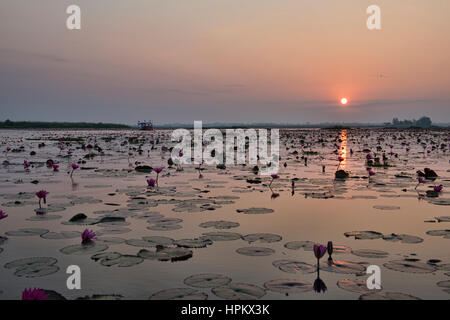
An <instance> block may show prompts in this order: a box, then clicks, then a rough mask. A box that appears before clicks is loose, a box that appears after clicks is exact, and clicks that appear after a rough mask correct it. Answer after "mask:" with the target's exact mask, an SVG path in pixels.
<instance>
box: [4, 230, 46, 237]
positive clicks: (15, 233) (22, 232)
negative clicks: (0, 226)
mask: <svg viewBox="0 0 450 320" xmlns="http://www.w3.org/2000/svg"><path fill="white" fill-rule="evenodd" d="M47 232H48V230H47V229H41V228H23V229H18V230H15V231H8V232H5V234H6V235H8V236H14V237H31V236H40V235H43V234H44V233H47Z"/></svg>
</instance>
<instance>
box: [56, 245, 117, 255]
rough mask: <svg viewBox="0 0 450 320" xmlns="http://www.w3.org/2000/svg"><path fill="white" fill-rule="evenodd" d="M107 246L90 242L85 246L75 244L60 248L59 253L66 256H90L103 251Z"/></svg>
mask: <svg viewBox="0 0 450 320" xmlns="http://www.w3.org/2000/svg"><path fill="white" fill-rule="evenodd" d="M106 249H108V246H107V245H106V244H104V243H96V242H90V243H86V244H75V245H71V246H67V247H64V248H62V249H61V250H59V251H61V252H62V253H64V254H68V255H80V254H92V253H96V252H100V251H105V250H106Z"/></svg>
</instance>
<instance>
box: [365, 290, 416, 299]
mask: <svg viewBox="0 0 450 320" xmlns="http://www.w3.org/2000/svg"><path fill="white" fill-rule="evenodd" d="M359 300H420V298H417V297H414V296H412V295H409V294H406V293H401V292H370V293H366V294H363V295H361V296H360V297H359Z"/></svg>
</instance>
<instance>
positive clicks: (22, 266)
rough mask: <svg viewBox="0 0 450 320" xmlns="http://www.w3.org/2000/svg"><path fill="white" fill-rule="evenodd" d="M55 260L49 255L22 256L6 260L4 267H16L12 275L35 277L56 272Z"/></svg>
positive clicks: (57, 268)
mask: <svg viewBox="0 0 450 320" xmlns="http://www.w3.org/2000/svg"><path fill="white" fill-rule="evenodd" d="M56 262H57V260H56V259H55V258H51V257H32V258H23V259H18V260H14V261H12V262H8V263H7V264H5V268H6V269H14V268H15V269H16V271H15V272H14V275H16V276H18V277H26V278H36V277H43V276H47V275H50V274H53V273H55V272H58V270H59V267H58V266H56V265H55V264H56Z"/></svg>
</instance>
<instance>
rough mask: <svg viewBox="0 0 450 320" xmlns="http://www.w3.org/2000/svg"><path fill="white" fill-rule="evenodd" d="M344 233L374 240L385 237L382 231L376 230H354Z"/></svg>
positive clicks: (361, 238)
mask: <svg viewBox="0 0 450 320" xmlns="http://www.w3.org/2000/svg"><path fill="white" fill-rule="evenodd" d="M344 235H345V236H346V237H355V239H356V240H373V239H380V238H382V237H383V234H382V233H379V232H376V231H352V232H345V233H344Z"/></svg>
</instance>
